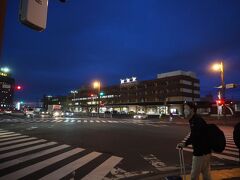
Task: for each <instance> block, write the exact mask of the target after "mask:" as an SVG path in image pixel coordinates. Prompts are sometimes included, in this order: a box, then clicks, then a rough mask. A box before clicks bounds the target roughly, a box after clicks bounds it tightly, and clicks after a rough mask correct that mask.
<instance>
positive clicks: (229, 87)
mask: <svg viewBox="0 0 240 180" xmlns="http://www.w3.org/2000/svg"><path fill="white" fill-rule="evenodd" d="M236 87H237V85H236V84H233V83H231V84H226V89H232V88H236Z"/></svg>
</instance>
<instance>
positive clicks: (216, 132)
mask: <svg viewBox="0 0 240 180" xmlns="http://www.w3.org/2000/svg"><path fill="white" fill-rule="evenodd" d="M207 128H208V138H209V145H210V147H211V150H213V151H214V152H216V153H221V152H223V151H224V149H225V146H226V138H225V136H224V133H223V131H222V130H221V129H219V127H217V126H216V125H215V124H208V125H207Z"/></svg>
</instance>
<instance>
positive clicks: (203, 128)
mask: <svg viewBox="0 0 240 180" xmlns="http://www.w3.org/2000/svg"><path fill="white" fill-rule="evenodd" d="M189 124H190V129H191V134H190V136H189V138H188V139H187V140H186V142H185V145H186V146H187V145H189V144H192V146H193V155H194V156H202V155H205V154H209V153H211V148H210V145H209V142H208V136H207V123H206V122H205V121H204V120H203V118H201V117H200V116H198V115H193V117H192V118H191V119H190V120H189Z"/></svg>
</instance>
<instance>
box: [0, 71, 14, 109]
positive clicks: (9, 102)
mask: <svg viewBox="0 0 240 180" xmlns="http://www.w3.org/2000/svg"><path fill="white" fill-rule="evenodd" d="M14 88H15V80H14V79H13V78H12V77H11V75H10V74H7V73H5V72H3V71H1V70H0V109H6V108H10V107H13V95H14Z"/></svg>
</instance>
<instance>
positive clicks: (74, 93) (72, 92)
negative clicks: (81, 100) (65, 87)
mask: <svg viewBox="0 0 240 180" xmlns="http://www.w3.org/2000/svg"><path fill="white" fill-rule="evenodd" d="M70 93H71V94H73V99H74V101H75V96H76V93H78V91H76V90H72V91H70ZM73 99H72V106H73V108H74V105H73ZM73 111H74V109H73Z"/></svg>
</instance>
